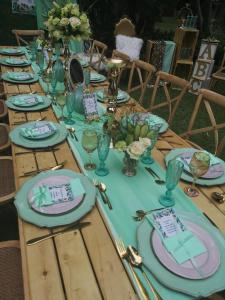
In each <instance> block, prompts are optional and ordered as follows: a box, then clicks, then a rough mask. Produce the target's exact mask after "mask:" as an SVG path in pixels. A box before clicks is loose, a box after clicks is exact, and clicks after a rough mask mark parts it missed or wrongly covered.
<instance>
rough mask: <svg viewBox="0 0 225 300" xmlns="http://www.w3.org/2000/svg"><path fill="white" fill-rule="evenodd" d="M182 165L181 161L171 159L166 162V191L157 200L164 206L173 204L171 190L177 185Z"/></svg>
mask: <svg viewBox="0 0 225 300" xmlns="http://www.w3.org/2000/svg"><path fill="white" fill-rule="evenodd" d="M183 168H184V165H183V163H182V162H181V161H179V160H176V159H172V160H170V161H169V162H168V166H167V170H166V188H167V191H166V193H165V195H162V196H161V197H160V198H159V202H160V203H161V204H162V205H163V206H165V207H169V206H173V205H174V204H175V200H174V198H173V197H172V191H173V190H174V188H175V187H176V186H177V184H178V181H179V180H180V177H181V174H182V171H183Z"/></svg>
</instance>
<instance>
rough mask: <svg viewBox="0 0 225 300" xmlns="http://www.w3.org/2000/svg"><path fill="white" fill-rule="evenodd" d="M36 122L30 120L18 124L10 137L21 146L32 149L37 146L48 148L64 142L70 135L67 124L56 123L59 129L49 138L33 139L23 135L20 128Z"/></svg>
mask: <svg viewBox="0 0 225 300" xmlns="http://www.w3.org/2000/svg"><path fill="white" fill-rule="evenodd" d="M33 123H35V122H28V123H25V124H22V125H19V126H17V127H16V128H15V129H13V130H12V131H11V132H10V133H9V137H10V139H11V141H12V142H13V143H14V144H16V145H19V146H22V147H24V148H30V149H36V148H48V147H51V146H54V145H57V144H59V143H61V142H63V141H64V140H65V139H66V138H67V135H68V131H67V129H66V127H65V126H63V125H61V124H58V123H54V125H55V126H56V128H57V131H56V132H55V134H53V135H51V136H49V137H48V138H45V139H42V140H40V139H39V140H31V139H28V138H25V137H23V136H22V134H21V132H20V129H21V128H23V127H28V126H30V125H32V124H33Z"/></svg>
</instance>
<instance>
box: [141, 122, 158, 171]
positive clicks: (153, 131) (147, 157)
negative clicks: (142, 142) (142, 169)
mask: <svg viewBox="0 0 225 300" xmlns="http://www.w3.org/2000/svg"><path fill="white" fill-rule="evenodd" d="M160 128H161V126H157V125H155V126H151V128H150V131H149V134H148V136H149V138H150V139H151V145H150V146H148V148H147V149H146V151H145V153H144V154H143V156H142V158H141V161H142V162H143V163H144V164H146V165H150V164H152V163H153V162H154V159H153V158H152V156H151V152H152V149H153V148H154V146H155V144H156V142H157V139H158V135H159V130H160Z"/></svg>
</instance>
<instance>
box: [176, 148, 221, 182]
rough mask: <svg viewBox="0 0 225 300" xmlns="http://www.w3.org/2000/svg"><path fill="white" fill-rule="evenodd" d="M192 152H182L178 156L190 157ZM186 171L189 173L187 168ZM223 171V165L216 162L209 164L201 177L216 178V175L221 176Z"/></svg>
mask: <svg viewBox="0 0 225 300" xmlns="http://www.w3.org/2000/svg"><path fill="white" fill-rule="evenodd" d="M193 153H194V152H184V153H182V154H181V155H180V157H183V158H191V157H192V155H193ZM187 172H188V173H190V171H189V170H187ZM223 173H224V168H223V165H222V164H221V163H218V164H215V165H212V166H210V167H209V170H208V171H207V173H205V174H204V175H203V176H202V177H201V178H204V179H212V178H217V177H220V176H222V175H223ZM190 174H191V173H190Z"/></svg>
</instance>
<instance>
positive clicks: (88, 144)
mask: <svg viewBox="0 0 225 300" xmlns="http://www.w3.org/2000/svg"><path fill="white" fill-rule="evenodd" d="M97 146H98V136H97V133H96V131H95V130H93V129H85V130H84V131H83V136H82V147H83V148H84V150H85V151H86V152H87V153H88V155H89V162H87V163H86V164H85V165H84V168H85V169H86V170H94V169H95V168H96V165H95V163H93V161H92V157H91V153H92V152H94V151H95V149H96V148H97Z"/></svg>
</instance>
